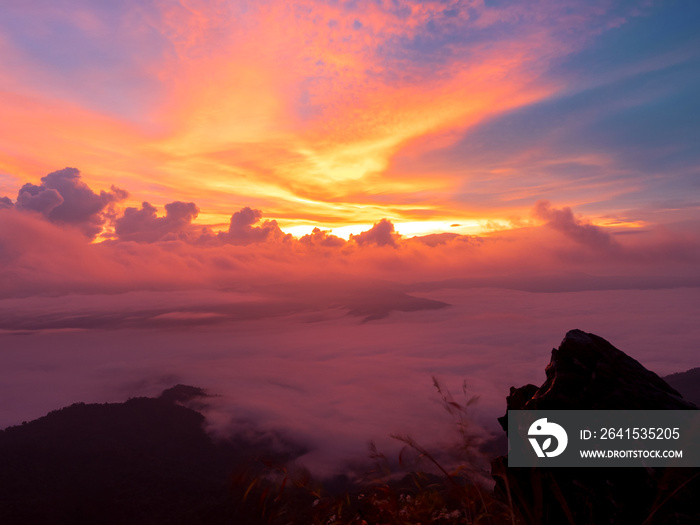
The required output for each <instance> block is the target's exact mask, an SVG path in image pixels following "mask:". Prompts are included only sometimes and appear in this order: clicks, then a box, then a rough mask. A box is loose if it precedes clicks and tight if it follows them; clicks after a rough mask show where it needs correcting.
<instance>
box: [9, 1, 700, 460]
mask: <svg viewBox="0 0 700 525" xmlns="http://www.w3.org/2000/svg"><path fill="white" fill-rule="evenodd" d="M0 8H1V9H0V12H2V15H1V16H0V69H1V70H2V72H3V74H2V75H0V115H1V116H2V118H0V269H1V271H0V312H2V315H1V316H0V346H1V347H2V352H0V378H2V381H0V391H1V393H2V396H0V399H2V400H3V401H0V426H6V425H11V424H17V423H19V422H21V421H22V420H26V419H28V418H34V417H39V416H40V415H42V414H44V413H46V412H47V411H48V410H51V409H55V408H60V406H62V405H64V404H69V403H72V402H77V401H94V402H104V401H120V400H124V399H125V398H126V397H128V396H133V395H155V394H157V393H158V391H159V389H161V390H162V389H163V388H167V387H169V386H172V383H173V382H187V383H190V384H194V385H195V386H200V387H203V388H207V389H210V390H211V391H212V392H214V393H217V395H220V396H221V400H222V401H221V403H220V404H219V405H218V406H217V407H216V410H214V409H212V411H211V414H210V418H209V422H210V424H211V426H212V429H214V430H213V431H223V430H225V429H226V428H233V427H236V425H239V426H240V424H242V423H241V422H242V421H244V422H245V425H257V426H259V427H260V428H265V429H268V430H270V429H273V430H275V431H279V432H282V433H288V434H289V435H292V436H293V437H294V438H295V439H298V440H300V441H302V442H304V443H306V444H307V445H309V448H310V450H311V452H310V456H309V458H307V461H308V463H309V464H313V465H314V467H315V468H317V469H319V471H323V472H326V473H329V472H330V471H331V470H332V468H331V467H330V466H329V465H333V468H336V467H337V465H338V464H339V462H342V461H349V459H348V458H350V457H351V456H353V455H358V454H361V452H360V451H361V449H362V448H363V447H364V443H365V442H366V440H367V439H370V437H371V438H375V439H378V440H384V441H387V438H386V436H388V435H389V434H390V433H392V432H403V431H406V432H409V431H410V432H416V433H417V434H419V435H420V437H422V438H424V439H426V440H428V441H430V440H431V439H433V438H432V437H431V436H430V435H429V430H430V428H433V427H432V426H431V425H425V422H426V421H430V422H432V423H434V425H435V427H434V428H440V426H439V425H441V424H442V423H439V422H438V421H439V416H438V415H435V413H434V412H435V408H436V403H435V399H434V397H435V396H434V394H435V392H434V391H433V390H432V380H431V377H432V376H433V375H435V376H438V377H440V378H442V379H443V380H444V381H445V382H446V384H448V385H449V386H450V387H451V388H452V389H453V390H454V391H456V392H458V391H459V390H460V388H461V387H460V385H461V383H462V380H464V381H467V383H468V384H469V385H472V386H473V388H474V393H475V394H478V395H481V396H482V402H481V409H480V410H482V411H483V414H482V416H481V417H482V419H483V421H484V425H485V426H489V424H488V421H491V423H493V416H494V415H495V414H497V413H498V415H501V414H500V413H499V412H502V410H504V403H503V398H504V397H505V395H507V391H508V388H509V387H510V386H520V385H521V384H525V383H527V382H535V383H538V384H539V382H541V381H542V379H543V376H542V370H543V369H544V366H545V365H546V364H547V362H548V359H549V351H550V350H551V348H552V347H555V346H557V345H558V342H559V341H560V340H561V339H562V338H563V336H564V334H565V333H566V332H567V331H568V330H570V329H574V328H580V329H582V330H585V331H590V332H593V333H597V334H598V335H600V336H602V337H605V338H606V339H609V340H610V341H611V342H612V343H613V344H615V345H616V346H618V347H619V348H621V349H622V350H624V351H627V352H628V353H630V355H632V356H633V357H635V358H637V359H639V360H640V361H641V362H642V364H644V365H645V366H649V367H650V368H651V369H653V370H655V371H658V372H659V373H660V374H667V373H672V372H678V371H682V370H686V369H688V368H692V367H694V366H698V365H699V364H698V363H697V359H696V358H695V354H696V341H697V340H698V336H700V333H698V328H697V326H696V324H697V323H696V320H697V318H698V313H700V312H698V308H700V294H699V293H698V290H699V288H700V271H698V268H700V198H699V196H700V191H698V190H700V149H699V148H698V147H697V144H698V143H700V99H699V98H698V96H697V93H698V92H700V67H699V66H700V31H698V27H699V25H700V4H698V3H697V2H695V1H691V0H678V1H670V2H651V1H649V2H648V1H634V2H618V1H615V2H613V1H593V2H591V1H585V2H584V1H578V0H576V1H546V0H543V1H534V2H511V1H500V0H499V1H488V2H485V1H462V0H439V1H438V0H435V1H420V2H419V1H411V0H376V1H369V0H368V1H366V2H358V1H354V0H350V1H341V0H337V1H325V2H317V1H313V0H302V1H299V2H294V3H291V4H290V3H289V2H280V1H278V0H262V1H256V2H247V1H245V0H240V1H235V2H231V1H217V0H209V1H196V0H188V1H174V0H171V1H166V0H145V1H138V2H136V1H131V0H117V1H114V2H91V1H87V0H85V1H83V0H78V1H76V0H71V1H68V0H65V1H64V0H54V1H51V2H48V1H43V0H29V1H26V0H24V1H21V2H20V1H15V0H0ZM438 408H439V407H438ZM386 414H392V415H393V416H392V417H387V416H386ZM231 421H233V422H234V423H231ZM236 422H237V423H236ZM231 425H233V427H231Z"/></svg>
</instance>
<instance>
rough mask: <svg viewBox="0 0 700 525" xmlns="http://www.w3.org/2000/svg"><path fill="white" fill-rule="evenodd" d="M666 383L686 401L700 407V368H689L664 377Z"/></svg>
mask: <svg viewBox="0 0 700 525" xmlns="http://www.w3.org/2000/svg"><path fill="white" fill-rule="evenodd" d="M664 379H665V380H666V382H667V383H668V384H669V385H671V386H672V387H673V388H675V389H676V390H678V391H679V392H681V393H682V394H683V397H684V398H686V399H687V400H688V401H690V402H692V403H695V404H696V405H698V406H700V368H691V369H690V370H687V371H686V372H679V373H677V374H671V375H670V376H666V377H664Z"/></svg>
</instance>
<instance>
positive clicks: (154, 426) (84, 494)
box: [0, 385, 301, 525]
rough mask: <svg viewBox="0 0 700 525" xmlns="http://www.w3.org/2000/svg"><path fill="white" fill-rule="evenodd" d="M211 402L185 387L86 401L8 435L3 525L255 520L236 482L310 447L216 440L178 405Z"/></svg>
mask: <svg viewBox="0 0 700 525" xmlns="http://www.w3.org/2000/svg"><path fill="white" fill-rule="evenodd" d="M204 396H206V394H205V392H204V391H202V390H201V389H198V388H194V387H188V386H184V385H178V386H176V387H173V388H171V389H168V390H166V391H165V392H163V394H162V395H161V396H160V397H159V398H158V399H151V398H133V399H129V400H128V401H126V402H125V403H109V404H84V403H77V404H74V405H72V406H70V407H67V408H63V409H61V410H56V411H53V412H50V413H49V414H48V415H46V416H44V417H42V418H40V419H37V420H35V421H32V422H29V423H25V424H23V425H21V426H15V427H10V428H7V429H5V430H4V431H0V523H2V524H3V525H10V524H22V525H27V524H42V525H49V524H83V523H84V524H88V523H89V524H127V523H128V524H180V523H181V524H196V523H225V522H226V523H255V521H253V519H248V518H247V517H246V516H245V515H243V514H242V510H241V507H240V505H239V504H240V494H237V493H236V490H237V489H236V487H232V485H231V480H232V479H233V478H234V477H236V476H239V477H240V473H241V472H246V473H249V474H250V473H251V472H253V473H254V471H255V469H256V468H259V467H258V465H259V461H258V460H259V459H260V458H263V457H266V458H269V459H272V460H274V461H283V460H285V459H287V458H288V457H290V456H291V455H293V454H294V453H296V454H298V453H300V452H301V451H300V450H299V449H298V448H297V449H294V448H293V447H291V446H290V449H289V451H287V452H286V453H279V452H274V451H273V450H272V448H271V447H270V446H269V443H266V442H264V441H255V440H245V439H242V438H238V439H231V440H230V441H227V442H216V443H215V442H213V441H212V440H211V439H210V437H209V436H208V435H207V434H206V433H205V432H204V430H203V422H204V416H203V415H202V414H200V413H199V412H196V411H195V410H192V409H190V408H187V407H185V406H182V405H180V404H178V403H179V402H187V401H192V400H194V399H196V398H203V397H204Z"/></svg>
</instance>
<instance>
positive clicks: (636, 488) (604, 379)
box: [491, 330, 700, 525]
mask: <svg viewBox="0 0 700 525" xmlns="http://www.w3.org/2000/svg"><path fill="white" fill-rule="evenodd" d="M545 372H546V380H545V382H544V383H543V384H542V386H540V387H537V386H535V385H526V386H523V387H521V388H511V389H510V395H509V396H508V397H507V398H506V404H507V408H508V410H697V407H696V406H695V405H694V404H693V403H690V402H689V401H686V400H685V399H683V396H682V395H681V394H680V393H679V392H677V391H676V390H675V389H673V388H672V387H671V386H670V385H669V384H668V383H667V382H666V381H664V380H663V379H661V378H660V377H659V376H658V375H656V374H655V373H654V372H651V371H650V370H647V369H646V368H644V366H642V365H641V364H640V363H639V362H637V361H636V360H635V359H633V358H631V357H630V356H628V355H627V354H625V353H624V352H622V351H621V350H618V349H617V348H615V347H614V346H613V345H612V344H610V343H609V342H608V341H606V340H605V339H603V338H602V337H599V336H597V335H594V334H589V333H586V332H582V331H581V330H571V331H570V332H568V333H567V334H566V337H565V338H564V340H563V341H562V342H561V344H560V345H559V348H557V349H553V350H552V357H551V360H550V362H549V364H548V365H547V367H546V369H545ZM499 422H500V423H501V426H502V427H503V429H504V430H505V431H506V433H507V432H508V428H507V416H503V417H502V418H499ZM507 465H508V459H507V456H501V457H498V458H496V459H495V460H494V461H493V462H492V466H491V467H492V468H491V473H492V475H493V477H494V479H495V480H496V486H497V490H498V491H500V492H502V494H503V496H504V497H505V498H507V499H508V500H509V501H512V505H513V508H514V510H515V511H516V514H518V515H519V516H520V518H521V520H522V521H523V522H524V523H528V524H538V525H539V524H557V525H558V524H566V523H575V524H578V523H611V524H617V523H619V524H623V523H664V524H671V523H679V524H680V523H689V522H696V520H700V508H698V506H697V504H696V503H695V500H694V497H693V493H694V492H697V491H698V490H700V476H697V477H695V476H696V475H697V474H698V472H700V470H698V469H694V468H666V469H657V468H641V467H640V468H550V469H548V468H514V467H510V468H508V467H507Z"/></svg>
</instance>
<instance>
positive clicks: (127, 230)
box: [115, 201, 199, 242]
mask: <svg viewBox="0 0 700 525" xmlns="http://www.w3.org/2000/svg"><path fill="white" fill-rule="evenodd" d="M156 211H157V209H156V207H155V206H152V205H151V204H149V203H147V202H144V203H142V204H141V209H138V208H132V207H129V208H127V209H126V210H124V215H123V216H122V217H120V218H119V219H117V220H116V221H115V232H116V234H117V236H118V238H119V240H121V241H137V242H157V241H172V240H187V238H188V235H187V234H188V230H189V229H190V225H191V223H192V221H193V220H194V219H196V218H197V215H198V214H199V208H198V207H197V205H196V204H195V203H194V202H180V201H175V202H171V203H169V204H166V205H165V217H158V216H156Z"/></svg>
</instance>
